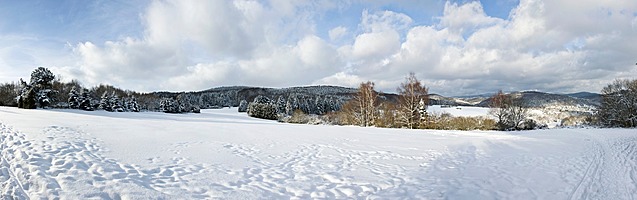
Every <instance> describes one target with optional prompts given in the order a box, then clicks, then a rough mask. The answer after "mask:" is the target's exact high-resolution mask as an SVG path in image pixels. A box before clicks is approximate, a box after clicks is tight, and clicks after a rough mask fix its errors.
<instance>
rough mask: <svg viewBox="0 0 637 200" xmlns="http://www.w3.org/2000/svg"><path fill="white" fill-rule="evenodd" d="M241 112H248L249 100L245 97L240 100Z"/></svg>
mask: <svg viewBox="0 0 637 200" xmlns="http://www.w3.org/2000/svg"><path fill="white" fill-rule="evenodd" d="M239 112H248V101H246V100H245V99H244V100H241V102H239Z"/></svg>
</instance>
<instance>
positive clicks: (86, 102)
mask: <svg viewBox="0 0 637 200" xmlns="http://www.w3.org/2000/svg"><path fill="white" fill-rule="evenodd" d="M91 100H92V98H91V95H90V92H89V91H88V89H83V90H82V92H81V93H80V97H79V100H78V101H79V102H80V104H79V108H80V109H81V110H86V111H92V110H93V106H92V105H91Z"/></svg>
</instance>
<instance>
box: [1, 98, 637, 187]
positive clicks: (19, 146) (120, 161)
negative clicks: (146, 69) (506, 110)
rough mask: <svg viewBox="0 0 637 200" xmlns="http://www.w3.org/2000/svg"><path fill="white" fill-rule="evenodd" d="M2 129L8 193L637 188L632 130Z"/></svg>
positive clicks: (50, 113)
mask: <svg viewBox="0 0 637 200" xmlns="http://www.w3.org/2000/svg"><path fill="white" fill-rule="evenodd" d="M437 109H444V108H437ZM456 110H457V109H456ZM471 112H477V111H475V110H471ZM0 132H1V138H0V139H1V144H0V147H1V151H2V157H1V158H2V161H1V165H0V173H1V174H2V176H1V178H0V186H1V189H2V190H1V193H0V195H1V196H2V197H3V199H7V198H8V199H11V198H16V199H41V198H44V199H58V198H59V199H214V198H219V199H288V198H294V199H308V198H325V199H335V198H336V199H345V198H347V199H351V198H356V199H363V198H371V199H388V198H389V199H394V198H407V199H633V198H635V195H634V194H636V193H637V152H636V151H637V135H636V134H635V132H636V131H635V129H551V130H533V131H521V132H495V131H436V130H407V129H383V128H371V127H354V126H324V125H299V124H285V123H277V122H275V121H268V120H260V119H255V118H250V117H248V116H247V115H246V114H245V113H238V112H237V110H236V109H217V110H202V113H200V114H181V115H176V114H165V113H158V112H141V113H112V112H105V111H94V112H84V111H80V110H55V109H53V110H25V109H17V108H10V107H0Z"/></svg>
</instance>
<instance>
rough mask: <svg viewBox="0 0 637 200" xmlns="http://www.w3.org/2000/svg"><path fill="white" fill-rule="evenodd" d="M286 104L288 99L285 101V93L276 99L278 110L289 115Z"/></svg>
mask: <svg viewBox="0 0 637 200" xmlns="http://www.w3.org/2000/svg"><path fill="white" fill-rule="evenodd" d="M286 104H287V101H285V98H283V95H281V96H279V98H278V99H277V100H276V112H277V113H281V114H286V115H287V113H286V110H285V105H286Z"/></svg>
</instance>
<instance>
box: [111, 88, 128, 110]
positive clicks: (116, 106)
mask: <svg viewBox="0 0 637 200" xmlns="http://www.w3.org/2000/svg"><path fill="white" fill-rule="evenodd" d="M108 104H109V105H110V106H111V111H113V112H115V111H116V112H124V108H123V107H122V102H120V100H119V97H117V95H116V94H115V91H113V93H112V94H111V96H110V97H108Z"/></svg>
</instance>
